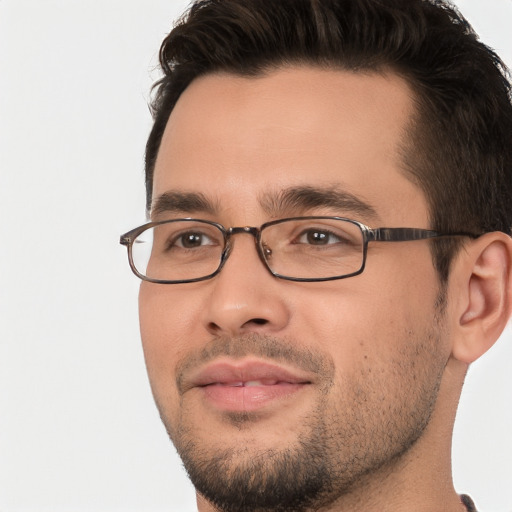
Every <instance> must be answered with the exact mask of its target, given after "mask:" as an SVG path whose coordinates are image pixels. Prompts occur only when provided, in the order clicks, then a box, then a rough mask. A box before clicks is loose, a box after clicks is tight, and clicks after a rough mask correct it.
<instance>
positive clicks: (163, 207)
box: [151, 191, 218, 217]
mask: <svg viewBox="0 0 512 512" xmlns="http://www.w3.org/2000/svg"><path fill="white" fill-rule="evenodd" d="M217 210H218V207H217V205H216V203H214V202H213V201H211V200H210V199H208V198H207V197H206V196H205V195H204V194H200V193H197V192H179V191H172V192H171V191H169V192H164V193H163V194H161V195H159V196H158V197H157V198H156V199H155V201H154V202H153V205H152V206H151V217H154V216H158V215H160V214H162V213H177V214H190V213H209V214H214V213H215V212H216V211H217Z"/></svg>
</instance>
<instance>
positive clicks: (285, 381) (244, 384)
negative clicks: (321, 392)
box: [190, 361, 311, 412]
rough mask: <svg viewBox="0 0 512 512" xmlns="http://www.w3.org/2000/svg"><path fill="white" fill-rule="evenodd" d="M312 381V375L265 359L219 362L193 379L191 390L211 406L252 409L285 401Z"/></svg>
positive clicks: (243, 410) (241, 410)
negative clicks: (309, 376)
mask: <svg viewBox="0 0 512 512" xmlns="http://www.w3.org/2000/svg"><path fill="white" fill-rule="evenodd" d="M310 384H311V380H310V379H309V378H308V376H305V375H304V376H303V375H300V374H298V373H297V372H294V371H293V370H288V369H286V368H283V367H280V366H278V365H273V364H269V363H266V362H262V361H245V362H243V363H233V362H216V363H213V364H210V365H208V366H206V367H205V368H203V369H201V370H200V371H199V372H198V373H197V375H195V376H194V377H193V378H192V380H191V386H190V389H194V390H196V391H198V392H199V393H201V397H202V400H203V402H204V404H205V405H206V406H207V407H209V408H210V407H212V408H213V409H216V410H220V411H226V412H251V411H256V410H259V409H262V408H264V407H271V406H272V405H276V406H277V404H282V403H283V402H284V401H285V400H287V399H291V398H292V396H293V395H295V394H296V393H297V392H299V391H300V390H303V389H304V388H306V387H308V386H309V385H310Z"/></svg>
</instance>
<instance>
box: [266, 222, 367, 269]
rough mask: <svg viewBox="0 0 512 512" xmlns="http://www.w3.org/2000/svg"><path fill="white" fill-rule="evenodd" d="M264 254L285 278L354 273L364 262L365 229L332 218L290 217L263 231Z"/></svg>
mask: <svg viewBox="0 0 512 512" xmlns="http://www.w3.org/2000/svg"><path fill="white" fill-rule="evenodd" d="M261 243H262V247H263V253H264V254H265V258H266V260H267V262H268V265H269V267H270V268H271V269H272V271H273V272H275V273H276V274H279V275H281V276H283V277H292V278H301V279H327V278H332V277H342V276H347V275H350V274H354V273H356V272H358V271H359V270H361V267H362V265H363V249H364V240H363V233H362V231H361V228H360V227H359V226H358V225H357V224H356V223H353V222H351V221H345V220H339V219H332V218H321V217H317V218H313V219H298V220H286V221H283V222H280V223H277V224H272V225H270V226H267V227H266V228H265V229H264V230H263V233H262V237H261Z"/></svg>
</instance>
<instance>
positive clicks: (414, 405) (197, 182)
mask: <svg viewBox="0 0 512 512" xmlns="http://www.w3.org/2000/svg"><path fill="white" fill-rule="evenodd" d="M411 96H412V93H411V92H410V90H409V88H408V86H407V85H406V84H405V82H403V81H402V80H401V79H399V78H398V77H395V76H393V75H381V74H362V73H361V74H355V73H350V72H342V71H328V70H320V69H313V68H307V67H304V68H289V69H282V70H278V71H273V72H271V73H269V74H268V75H265V76H263V77H260V78H241V77H235V76H232V75H228V74H219V75H210V76H206V77H203V78H200V79H198V80H196V81H195V82H193V83H192V84H191V85H190V86H189V87H188V88H187V89H186V90H185V92H184V93H183V95H182V96H181V98H180V100H179V101H178V103H177V105H176V107H175V109H174V111H173V112H172V115H171V117H170V119H169V122H168V124H167V128H166V131H165V134H164V137H163V139H162V144H161V148H160V152H159V155H158V159H157V163H156V168H155V177H154V188H153V196H154V199H153V200H154V202H155V201H158V199H159V198H160V197H161V196H162V194H166V193H169V192H172V193H176V192H178V193H181V194H184V196H183V198H185V199H186V198H189V199H190V196H189V195H187V194H191V193H192V194H199V195H200V196H201V199H202V201H200V202H197V201H196V202H194V201H190V200H188V201H185V200H182V201H179V202H177V203H176V207H175V208H172V209H169V211H163V212H159V213H158V214H155V215H154V216H153V217H154V220H163V219H168V218H183V217H194V218H202V219H207V220H211V221H215V222H218V223H221V224H223V225H224V226H225V227H227V228H229V227H232V226H260V225H261V224H263V223H264V222H267V221H270V220H274V219H276V218H284V217H293V216H305V215H333V216H342V217H348V218H352V219H355V220H358V221H361V222H363V223H365V224H367V225H369V226H371V227H381V226H386V227H418V228H428V227H429V223H428V212H427V205H426V201H425V198H424V196H423V194H422V193H421V192H420V190H419V189H418V188H417V187H416V186H415V185H413V184H412V183H411V182H410V181H409V180H408V179H406V177H405V175H404V173H403V166H402V163H401V156H400V155H401V151H402V144H403V141H404V140H405V139H406V137H407V133H406V132H407V123H408V122H409V119H410V116H411V114H412V109H413V106H412V105H413V100H412V98H411ZM312 188H313V189H315V191H316V194H315V199H314V200H311V194H309V195H308V193H304V191H311V189H312ZM333 192H335V193H337V194H339V201H337V200H333V199H332V198H333ZM290 196H293V197H294V198H295V200H294V201H284V200H283V198H285V197H290ZM307 197H309V200H308V199H307ZM347 198H349V199H350V198H351V200H347ZM204 200H206V202H207V203H208V206H206V205H204V204H203V203H204V202H205V201H204ZM167 206H169V205H167ZM233 241H234V247H233V250H232V252H231V255H230V257H229V259H228V261H227V263H226V264H225V266H224V268H223V270H222V271H221V273H220V274H219V275H217V276H216V277H214V278H213V279H211V280H207V281H203V282H197V283H188V284H179V285H159V284H152V283H147V282H143V283H142V286H141V290H140V321H141V331H142V339H143V345H144V351H145V357H146V363H147V367H148V372H149V377H150V381H151V385H152V389H153V393H154V396H155V399H156V402H157V405H158V407H159V410H160V413H161V416H162V419H163V421H164V423H165V425H166V428H167V430H168V432H169V434H170V436H171V438H172V440H173V442H174V443H175V445H176V447H177V449H178V451H179V452H180V454H181V456H182V457H183V459H184V462H185V466H186V468H187V470H188V471H189V473H190V475H191V478H192V481H193V483H194V484H195V486H196V488H197V489H198V490H199V492H200V493H201V494H203V495H204V496H206V497H207V498H208V499H209V500H211V501H216V502H217V504H219V505H221V506H222V507H224V509H225V510H231V509H232V510H253V509H254V510H259V508H258V507H260V508H262V509H263V508H265V510H274V509H273V508H272V507H276V505H275V504H276V503H278V502H279V501H283V500H284V501H285V502H287V503H289V504H290V507H291V508H290V510H295V511H298V510H301V507H305V506H306V505H307V504H308V503H313V502H315V500H316V502H318V503H329V502H332V501H333V500H335V499H337V498H339V497H340V496H341V495H343V494H348V493H351V492H352V493H353V492H356V491H357V488H358V486H359V485H362V482H363V481H365V480H364V479H363V478H362V475H366V477H365V478H368V475H370V476H371V475H372V474H377V473H378V472H379V471H380V472H383V471H385V470H386V468H389V467H390V465H392V464H393V463H394V461H396V460H398V459H399V458H400V456H401V455H402V454H404V453H406V452H407V450H408V449H409V448H410V447H411V446H413V445H415V442H416V440H417V439H418V438H420V437H421V436H422V435H423V433H424V431H425V428H426V426H427V424H428V422H429V418H430V417H431V413H432V411H433V410H434V407H435V400H436V397H437V392H438V389H439V386H440V381H441V376H442V373H443V369H444V366H445V364H446V361H447V359H448V357H449V352H450V351H449V346H448V342H447V340H446V336H441V332H442V325H443V321H442V314H441V312H440V308H439V307H438V306H436V302H437V301H438V299H439V293H440V292H439V285H438V280H437V276H436V273H435V271H434V269H433V266H432V260H431V254H430V251H429V246H428V243H427V242H425V241H418V242H404V243H370V244H369V247H368V259H367V264H366V269H365V271H364V272H363V274H361V275H359V276H356V277H352V278H348V279H342V280H337V281H328V282H312V283H307V282H306V283H301V282H291V281H285V280H281V279H277V278H275V277H273V276H272V275H271V274H270V273H269V272H268V270H267V269H266V268H265V267H264V265H263V263H262V262H261V260H260V259H259V257H258V255H257V252H256V250H255V245H254V239H253V238H252V236H250V235H248V234H237V235H235V236H234V240H233ZM276 489H279V491H276ZM240 500H242V501H244V503H245V504H246V505H245V506H246V508H240V506H239V504H238V501H240ZM265 500H266V501H265ZM251 503H252V504H253V505H254V506H253V508H251V506H252V505H251ZM229 507H232V508H231V509H230V508H229ZM224 509H223V510H224ZM275 510H284V509H281V508H275Z"/></svg>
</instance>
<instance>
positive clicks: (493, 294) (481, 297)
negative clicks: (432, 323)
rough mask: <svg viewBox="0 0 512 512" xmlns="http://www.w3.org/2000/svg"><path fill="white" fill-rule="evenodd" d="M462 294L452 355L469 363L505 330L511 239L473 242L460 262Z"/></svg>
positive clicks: (490, 236)
mask: <svg viewBox="0 0 512 512" xmlns="http://www.w3.org/2000/svg"><path fill="white" fill-rule="evenodd" d="M455 266H456V267H457V268H456V269H454V270H456V271H457V272H460V276H459V277H460V281H459V286H458V291H457V293H460V294H461V295H462V301H457V303H458V304H460V309H459V311H458V313H457V318H458V322H457V325H455V326H454V327H455V329H456V330H457V335H456V336H455V337H454V340H453V347H452V354H453V356H454V357H455V358H456V359H458V360H460V361H462V362H464V363H467V364H470V363H472V362H473V361H475V360H476V359H478V358H479V357H480V356H481V355H482V354H484V353H485V352H486V351H487V350H489V348H491V347H492V345H493V344H494V343H495V341H496V340H497V339H498V338H499V336H500V334H501V333H502V331H503V329H504V328H505V326H506V324H507V322H508V320H509V318H510V315H511V307H512V296H511V294H512V268H511V267H512V239H511V238H510V237H509V236H508V235H506V234H504V233H500V232H494V233H487V234H485V235H483V236H481V237H480V238H478V239H477V240H475V241H473V242H471V244H470V245H469V246H468V247H467V248H466V250H465V251H464V254H463V255H462V256H461V258H459V259H458V261H457V264H456V265H455Z"/></svg>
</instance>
